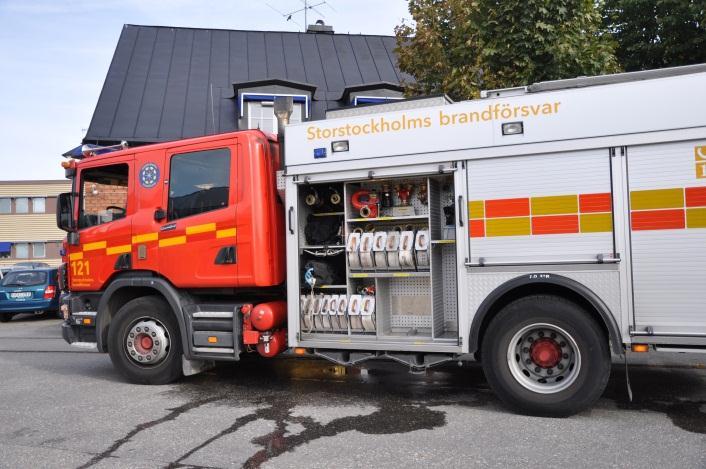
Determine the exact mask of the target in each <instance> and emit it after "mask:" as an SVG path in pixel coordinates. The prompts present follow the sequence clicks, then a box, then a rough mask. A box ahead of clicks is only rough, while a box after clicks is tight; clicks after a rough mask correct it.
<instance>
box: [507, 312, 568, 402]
mask: <svg viewBox="0 0 706 469" xmlns="http://www.w3.org/2000/svg"><path fill="white" fill-rule="evenodd" d="M507 363H508V366H509V368H510V373H512V376H513V377H514V378H515V380H517V382H518V383H520V384H521V385H522V386H523V387H524V388H526V389H529V390H530V391H534V392H537V393H540V394H552V393H557V392H560V391H563V390H564V389H566V388H568V387H569V386H571V384H572V383H573V382H574V381H576V378H577V377H578V375H579V371H580V368H581V354H580V352H579V349H578V346H577V345H576V341H575V340H574V338H573V337H571V335H570V334H569V333H568V332H566V331H565V330H564V329H562V328H560V327H558V326H555V325H553V324H545V323H538V324H530V325H529V326H525V327H523V328H522V329H520V330H519V331H518V332H517V333H516V334H515V335H514V336H513V337H512V340H510V343H509V345H508V350H507Z"/></svg>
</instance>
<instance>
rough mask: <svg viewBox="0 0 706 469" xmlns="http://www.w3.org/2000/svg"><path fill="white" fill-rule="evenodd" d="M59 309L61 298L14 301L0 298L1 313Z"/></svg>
mask: <svg viewBox="0 0 706 469" xmlns="http://www.w3.org/2000/svg"><path fill="white" fill-rule="evenodd" d="M58 309H59V300H58V299H57V298H54V299H51V300H30V301H12V300H0V313H31V312H34V311H56V310H58Z"/></svg>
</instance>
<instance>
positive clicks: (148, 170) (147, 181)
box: [140, 163, 159, 189]
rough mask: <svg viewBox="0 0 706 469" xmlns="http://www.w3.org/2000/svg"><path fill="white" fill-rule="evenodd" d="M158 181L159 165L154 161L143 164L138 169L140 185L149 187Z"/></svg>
mask: <svg viewBox="0 0 706 469" xmlns="http://www.w3.org/2000/svg"><path fill="white" fill-rule="evenodd" d="M157 182H159V167H158V166H157V165H156V164H154V163H147V164H145V165H144V166H143V167H142V169H141V170H140V185H141V186H142V187H144V188H145V189H151V188H152V187H154V186H156V185H157Z"/></svg>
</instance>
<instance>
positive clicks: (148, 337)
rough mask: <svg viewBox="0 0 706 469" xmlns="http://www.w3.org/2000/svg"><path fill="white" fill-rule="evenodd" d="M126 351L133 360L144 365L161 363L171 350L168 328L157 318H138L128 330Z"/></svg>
mask: <svg viewBox="0 0 706 469" xmlns="http://www.w3.org/2000/svg"><path fill="white" fill-rule="evenodd" d="M125 351H126V352H127V356H128V357H130V359H131V360H133V361H134V362H136V363H138V364H140V365H142V366H151V365H156V364H158V363H160V362H161V361H162V360H164V358H165V357H166V356H167V353H168V352H169V334H168V333H167V329H166V328H165V327H164V325H163V324H162V323H160V322H159V321H157V320H155V319H150V318H142V319H138V320H137V321H135V322H134V323H133V324H132V325H131V326H130V329H129V330H128V334H127V337H126V339H125Z"/></svg>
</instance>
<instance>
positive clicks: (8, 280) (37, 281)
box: [0, 272, 47, 287]
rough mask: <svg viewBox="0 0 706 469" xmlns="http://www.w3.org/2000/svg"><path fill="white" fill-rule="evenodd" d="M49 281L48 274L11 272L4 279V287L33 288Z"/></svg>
mask: <svg viewBox="0 0 706 469" xmlns="http://www.w3.org/2000/svg"><path fill="white" fill-rule="evenodd" d="M46 281H47V273H46V272H9V273H8V274H7V275H5V278H4V279H2V283H0V285H2V286H3V287H31V286H34V285H42V284H43V283H46Z"/></svg>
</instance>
